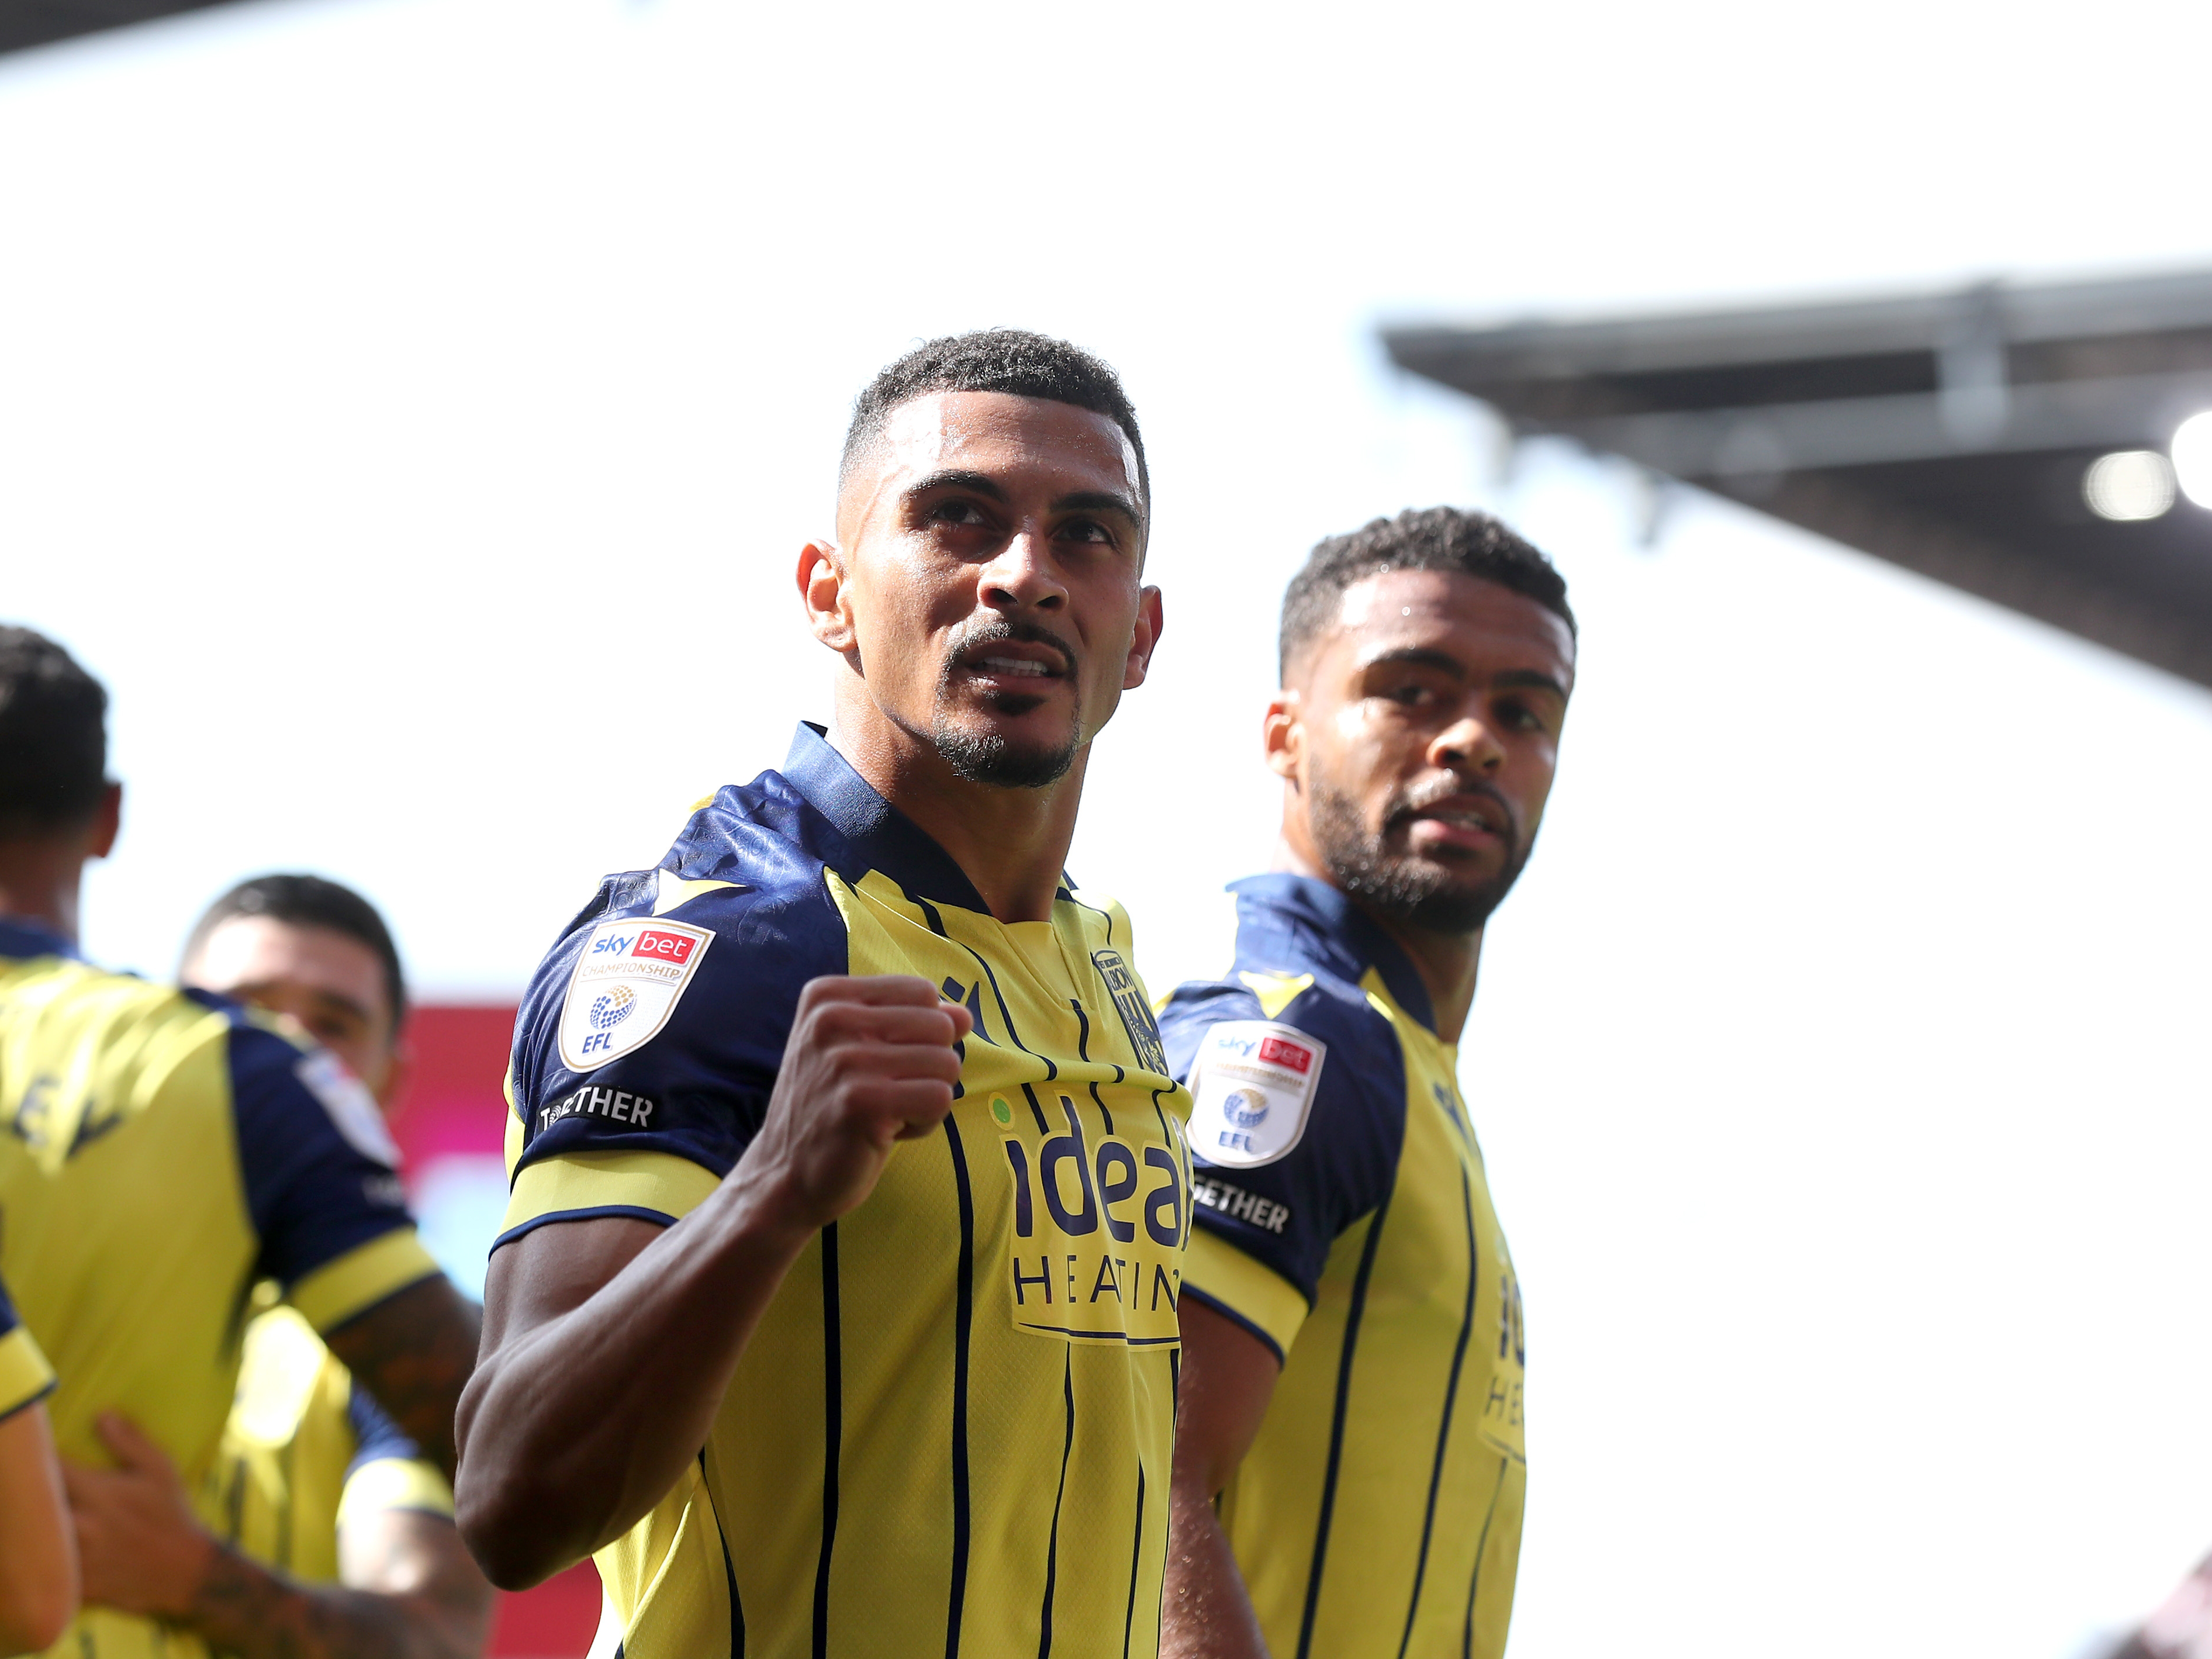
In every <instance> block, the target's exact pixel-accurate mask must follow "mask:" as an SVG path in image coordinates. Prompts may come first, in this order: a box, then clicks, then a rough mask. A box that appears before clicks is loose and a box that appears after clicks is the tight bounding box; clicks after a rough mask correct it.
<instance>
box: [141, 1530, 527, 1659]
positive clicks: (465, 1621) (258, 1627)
mask: <svg viewBox="0 0 2212 1659" xmlns="http://www.w3.org/2000/svg"><path fill="white" fill-rule="evenodd" d="M484 1617H485V1609H484V1608H483V1607H480V1606H478V1605H477V1604H476V1603H475V1602H474V1601H471V1598H469V1597H468V1596H466V1595H458V1594H454V1593H451V1592H450V1590H449V1589H447V1587H441V1586H438V1585H435V1584H434V1585H432V1586H429V1587H428V1588H426V1589H424V1590H422V1592H419V1593H417V1594H415V1595H380V1594H378V1593H376V1592H374V1591H370V1590H357V1589H344V1588H343V1587H341V1586H338V1585H321V1584H317V1585H307V1584H301V1583H297V1582H295V1581H294V1580H292V1579H289V1578H287V1577H283V1576H282V1575H281V1574H278V1573H275V1572H272V1571H270V1570H269V1569H268V1568H266V1567H264V1566H262V1565H259V1564H258V1563H257V1562H254V1561H251V1560H249V1559H246V1557H244V1556H242V1555H240V1554H239V1553H237V1552H236V1551H234V1550H232V1549H230V1548H228V1547H221V1546H219V1547H216V1550H215V1551H214V1552H213V1553H212V1554H211V1555H210V1559H209V1564H208V1569H207V1571H206V1573H205V1574H204V1577H202V1578H201V1580H200V1583H199V1586H198V1589H197V1591H196V1592H195V1594H194V1595H193V1597H192V1601H191V1606H190V1607H189V1608H188V1609H186V1610H183V1611H181V1612H180V1613H179V1614H177V1615H175V1616H173V1618H172V1619H171V1620H170V1622H173V1623H175V1624H178V1625H181V1626H183V1627H184V1628H185V1629H186V1630H189V1631H191V1632H192V1633H193V1634H194V1635H196V1636H198V1637H199V1638H202V1639H203V1640H204V1641H205V1642H206V1644H208V1646H209V1647H210V1648H211V1649H213V1650H216V1652H219V1653H222V1652H228V1653H234V1654H236V1655H238V1656H240V1659H475V1656H476V1655H477V1654H479V1653H480V1652H481V1651H482V1650H483V1641H484V1636H485V1631H484Z"/></svg>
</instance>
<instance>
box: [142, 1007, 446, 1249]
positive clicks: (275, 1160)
mask: <svg viewBox="0 0 2212 1659" xmlns="http://www.w3.org/2000/svg"><path fill="white" fill-rule="evenodd" d="M184 994H185V996H187V997H190V998H191V1000H193V1001H195V1002H197V1003H200V1004H202V1005H203V1006H206V1007H209V1008H213V1009H216V1010H217V1011H219V1012H223V1013H226V1014H228V1016H229V1017H230V1022H231V1024H230V1030H229V1033H228V1044H229V1050H230V1052H229V1062H230V1101H231V1113H232V1116H233V1120H234V1121H235V1123H236V1124H237V1126H238V1161H239V1167H240V1173H241V1174H242V1175H243V1176H244V1177H245V1185H246V1211H247V1212H248V1213H249V1214H250V1215H251V1217H252V1221H253V1231H254V1234H255V1237H258V1239H259V1240H260V1243H261V1253H260V1257H259V1261H258V1273H260V1274H261V1275H262V1276H264V1277H266V1278H271V1279H277V1280H280V1281H281V1282H282V1283H283V1284H284V1285H288V1286H289V1285H295V1284H297V1283H298V1282H299V1281H300V1280H301V1279H305V1278H306V1277H307V1275H308V1274H309V1273H313V1272H314V1270H315V1269H316V1268H318V1267H322V1266H323V1265H325V1263H327V1262H331V1261H337V1259H338V1257H340V1256H342V1255H345V1254H346V1253H347V1252H348V1251H349V1250H352V1249H357V1248H359V1247H360V1246H361V1245H363V1244H366V1243H368V1242H369V1241H370V1240H372V1239H375V1238H380V1237H383V1236H384V1235H385V1234H386V1233H388V1232H391V1231H392V1230H393V1229H395V1228H398V1227H405V1226H409V1225H412V1218H411V1217H410V1216H409V1215H408V1213H407V1206H406V1201H405V1200H404V1198H403V1197H402V1196H401V1194H400V1188H399V1178H398V1176H397V1174H395V1173H394V1172H393V1170H392V1165H391V1164H388V1163H386V1162H385V1161H384V1159H383V1158H382V1157H380V1156H379V1155H378V1154H377V1153H376V1152H374V1151H373V1150H371V1148H372V1147H373V1146H374V1142H373V1141H372V1140H371V1139H369V1137H370V1136H371V1135H374V1133H376V1130H375V1128H374V1127H369V1129H368V1133H367V1134H364V1133H362V1131H361V1130H360V1129H356V1133H355V1136H352V1137H349V1136H348V1135H347V1134H346V1133H344V1132H343V1130H342V1129H341V1128H340V1127H339V1122H338V1117H337V1110H338V1109H337V1108H333V1107H331V1106H330V1105H327V1104H325V1102H324V1101H323V1099H322V1098H321V1097H319V1095H318V1094H317V1093H316V1092H315V1090H314V1089H313V1088H311V1087H310V1086H309V1085H308V1083H307V1079H306V1077H305V1076H304V1075H303V1073H302V1071H301V1067H302V1066H306V1065H307V1064H308V1063H309V1061H310V1060H311V1058H313V1059H314V1060H322V1061H323V1063H324V1064H325V1066H328V1065H329V1064H330V1062H329V1060H328V1057H327V1056H325V1055H323V1054H319V1052H318V1053H315V1054H313V1055H312V1056H311V1054H309V1052H307V1051H305V1050H302V1049H301V1048H299V1047H298V1046H297V1045H296V1044H295V1043H293V1042H290V1041H289V1040H288V1039H287V1038H285V1037H283V1036H278V1035H277V1034H276V1032H274V1031H271V1030H268V1029H267V1028H265V1027H264V1026H260V1025H257V1024H253V1023H252V1021H251V1020H249V1019H248V1018H246V1014H245V1012H244V1011H243V1010H241V1009H240V1007H239V1006H238V1005H237V1004H235V1003H234V1002H232V1001H230V1000H228V999H227V998H223V997H218V996H214V995H211V994H209V993H207V992H204V991H186V992H185V993H184ZM344 1081H345V1082H346V1083H348V1084H351V1086H353V1087H355V1088H359V1087H360V1085H357V1084H352V1083H351V1079H345V1080H344ZM324 1086H325V1087H328V1086H331V1085H329V1084H327V1083H325V1085H324ZM356 1109H357V1110H358V1111H359V1112H362V1113H366V1114H368V1115H369V1118H370V1119H371V1120H374V1115H375V1111H376V1108H375V1105H374V1103H373V1102H371V1101H370V1100H369V1099H368V1091H366V1090H362V1091H361V1098H360V1100H359V1101H358V1102H357V1103H356Z"/></svg>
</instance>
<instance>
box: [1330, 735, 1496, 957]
mask: <svg viewBox="0 0 2212 1659" xmlns="http://www.w3.org/2000/svg"><path fill="white" fill-rule="evenodd" d="M1307 782H1308V787H1310V790H1311V791H1312V797H1313V805H1312V808H1311V811H1310V814H1309V817H1308V818H1307V822H1308V823H1309V824H1310V826H1311V828H1312V830H1313V837H1314V844H1315V846H1316V848H1317V849H1318V850H1319V851H1320V853H1321V856H1322V864H1323V865H1325V866H1327V867H1328V873H1329V875H1330V877H1331V878H1333V879H1334V881H1335V883H1336V884H1337V885H1338V886H1339V887H1340V888H1341V889H1343V890H1344V891H1345V892H1346V893H1347V894H1349V895H1350V896H1352V897H1353V898H1355V899H1357V900H1358V901H1359V902H1360V903H1361V904H1363V905H1364V906H1365V907H1366V908H1368V909H1370V910H1372V911H1374V912H1375V913H1376V915H1382V916H1384V917H1387V918H1389V920H1391V921H1398V922H1402V923H1405V924H1407V926H1409V927H1419V928H1421V929H1423V930H1425V931H1426V932H1428V933H1474V931H1475V930H1476V929H1477V928H1479V927H1481V926H1482V925H1483V923H1485V922H1486V921H1489V920H1490V913H1491V912H1492V911H1493V910H1495V909H1496V908H1498V906H1499V905H1500V904H1502V903H1503V902H1504V900H1505V896H1506V894H1508V893H1510V892H1511V891H1512V890H1513V884H1514V883H1515V882H1516V881H1517V880H1518V879H1519V878H1520V876H1521V870H1522V866H1524V865H1526V864H1527V863H1528V846H1523V845H1522V844H1521V842H1520V836H1519V832H1518V828H1517V826H1516V825H1515V824H1514V823H1513V816H1512V812H1511V810H1510V808H1509V809H1507V811H1506V815H1505V821H1506V829H1505V832H1504V836H1505V861H1504V864H1503V865H1501V866H1499V868H1498V873H1497V874H1496V875H1494V876H1492V877H1491V878H1489V879H1488V880H1487V881H1482V882H1476V883H1473V884H1469V883H1468V882H1466V881H1464V880H1462V878H1459V877H1457V876H1456V875H1455V872H1453V870H1452V868H1451V866H1449V865H1447V864H1444V863H1443V862H1441V861H1440V860H1435V859H1424V858H1419V857H1417V856H1415V855H1414V854H1412V853H1410V852H1407V853H1393V852H1392V851H1390V849H1389V839H1390V836H1391V834H1392V832H1393V831H1395V829H1398V828H1399V827H1400V826H1401V825H1402V824H1407V823H1411V822H1412V821H1413V818H1414V817H1415V816H1416V815H1417V814H1418V813H1419V811H1421V810H1422V808H1423V807H1424V806H1425V805H1431V804H1432V803H1431V802H1428V801H1425V800H1423V799H1421V797H1420V795H1419V793H1416V792H1413V791H1407V792H1405V793H1401V794H1399V795H1397V796H1395V797H1394V798H1393V799H1391V802H1390V805H1389V808H1388V809H1387V810H1386V811H1384V812H1383V829H1382V831H1381V833H1380V834H1376V833H1374V832H1371V831H1370V830H1369V829H1368V828H1367V824H1366V822H1365V820H1364V819H1363V818H1362V817H1360V814H1359V807H1358V803H1357V802H1355V801H1354V800H1353V799H1352V797H1351V796H1349V795H1347V794H1346V793H1343V792H1342V791H1340V790H1339V789H1337V788H1335V787H1334V786H1332V785H1331V784H1330V783H1329V782H1328V781H1327V780H1326V779H1324V778H1322V777H1321V776H1320V775H1318V773H1316V774H1313V775H1310V776H1309V778H1308V780H1307ZM1446 793H1449V794H1469V793H1474V794H1482V795H1487V796H1489V797H1490V798H1491V799H1493V800H1497V801H1498V805H1500V806H1504V800H1503V799H1501V798H1500V797H1498V795H1497V794H1496V793H1494V792H1492V790H1490V789H1488V788H1486V787H1483V786H1480V785H1474V786H1468V785H1464V784H1455V785H1454V786H1453V787H1452V788H1451V789H1450V790H1449V791H1448V792H1446ZM1442 798H1443V797H1441V796H1439V797H1437V799H1442ZM1533 845H1534V842H1530V843H1529V846H1533Z"/></svg>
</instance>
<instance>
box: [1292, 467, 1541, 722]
mask: <svg viewBox="0 0 2212 1659" xmlns="http://www.w3.org/2000/svg"><path fill="white" fill-rule="evenodd" d="M1386 570H1449V571H1457V572H1458V573H1459V574H1461V575H1463V576H1473V577H1474V578H1476V579H1477V580H1480V581H1486V582H1496V583H1497V584H1498V586H1500V587H1504V588H1510V590H1512V591H1513V592H1516V593H1519V594H1522V595H1525V596H1526V597H1527V598H1528V599H1534V600H1535V601H1536V603H1537V604H1539V605H1542V606H1543V607H1544V608H1545V609H1546V610H1547V611H1551V612H1552V613H1553V615H1554V616H1556V617H1559V619H1560V620H1561V621H1562V622H1564V623H1566V625H1567V631H1568V632H1569V633H1570V634H1572V633H1574V632H1575V613H1574V612H1573V611H1570V610H1568V609H1567V584H1566V581H1565V579H1564V578H1563V577H1561V575H1560V574H1559V572H1558V570H1556V569H1554V568H1553V565H1552V562H1551V561H1550V560H1549V559H1547V558H1546V557H1545V556H1543V555H1542V554H1541V553H1540V552H1538V551H1537V550H1536V549H1535V548H1534V547H1533V546H1532V545H1530V544H1528V542H1525V541H1523V540H1522V538H1520V537H1518V536H1516V535H1515V534H1514V533H1513V532H1511V531H1510V530H1508V529H1507V528H1506V527H1505V526H1504V525H1502V524H1500V523H1499V522H1498V520H1496V519H1493V518H1492V517H1491V516H1490V514H1488V513H1468V512H1463V511H1462V510H1461V509H1460V508H1458V507H1422V508H1420V509H1419V510H1418V511H1416V510H1413V509H1408V510H1407V511H1406V512H1403V513H1400V514H1399V515H1398V516H1397V517H1396V518H1395V519H1374V520H1370V521H1369V522H1368V523H1366V524H1364V525H1362V526H1360V527H1359V528H1358V529H1357V530H1355V531H1352V532H1351V533H1350V534H1348V535H1344V536H1331V537H1329V538H1328V539H1326V540H1325V541H1322V542H1318V543H1316V544H1315V546H1314V550H1313V551H1312V552H1311V553H1310V554H1308V555H1307V556H1306V562H1305V566H1304V568H1303V569H1301V570H1300V571H1299V572H1298V574H1297V575H1295V576H1293V577H1291V585H1290V586H1289V588H1288V589H1287V590H1286V591H1285V592H1284V594H1283V625H1282V631H1281V634H1280V635H1279V640H1280V646H1279V651H1280V671H1281V673H1282V676H1283V678H1284V680H1285V682H1286V683H1287V682H1288V680H1289V678H1290V673H1291V659H1292V658H1293V657H1295V656H1297V655H1298V654H1299V653H1301V652H1303V651H1304V649H1305V648H1306V647H1307V646H1309V645H1310V644H1311V643H1312V642H1313V640H1314V637H1315V636H1316V635H1318V634H1320V633H1321V632H1322V630H1323V629H1326V628H1328V625H1329V624H1330V623H1333V622H1334V621H1335V620H1336V615H1337V610H1338V607H1339V606H1340V605H1341V604H1342V603H1343V600H1344V595H1345V592H1346V590H1347V589H1349V588H1352V587H1354V586H1358V584H1359V583H1361V582H1364V581H1365V580H1367V579H1368V578H1369V577H1370V576H1377V575H1380V574H1382V573H1383V572H1384V571H1386Z"/></svg>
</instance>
